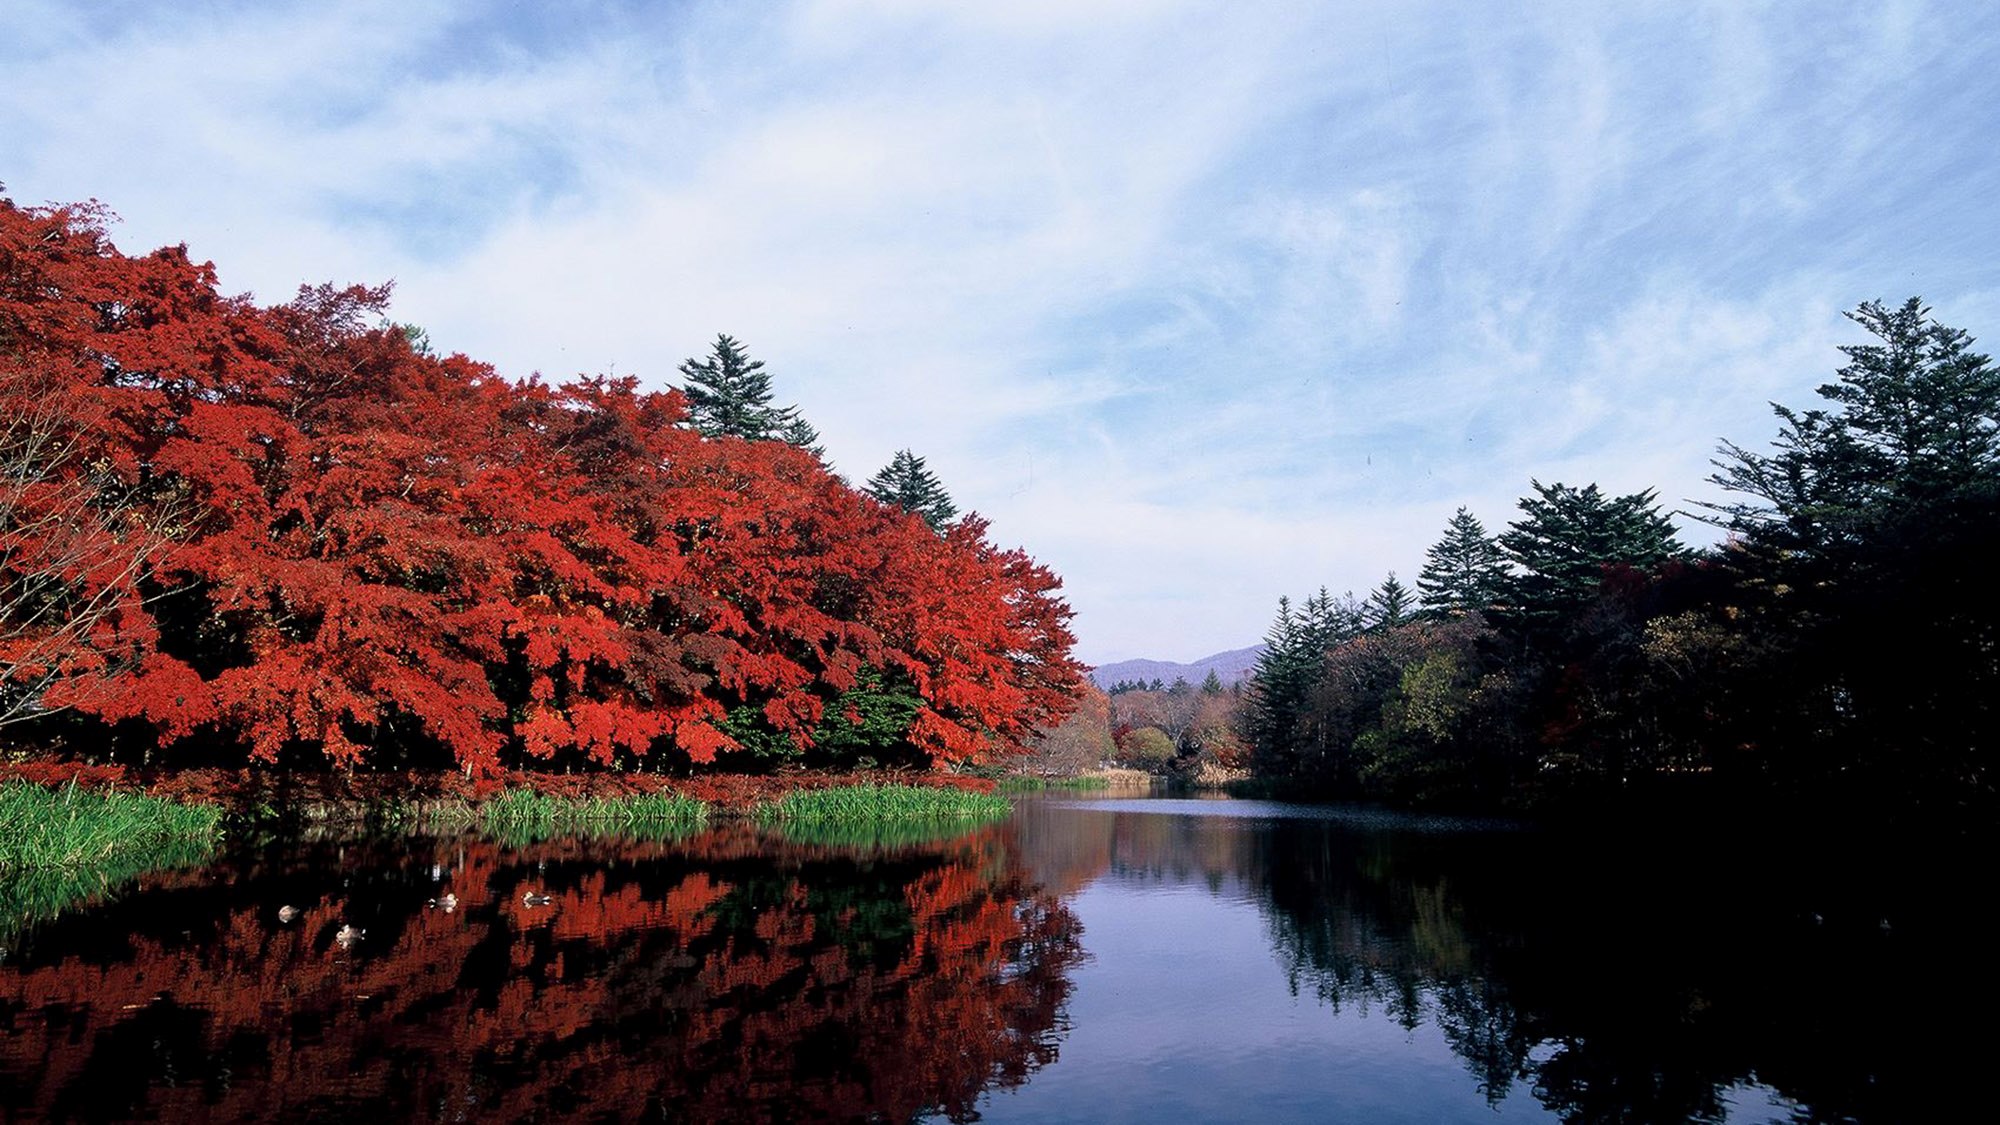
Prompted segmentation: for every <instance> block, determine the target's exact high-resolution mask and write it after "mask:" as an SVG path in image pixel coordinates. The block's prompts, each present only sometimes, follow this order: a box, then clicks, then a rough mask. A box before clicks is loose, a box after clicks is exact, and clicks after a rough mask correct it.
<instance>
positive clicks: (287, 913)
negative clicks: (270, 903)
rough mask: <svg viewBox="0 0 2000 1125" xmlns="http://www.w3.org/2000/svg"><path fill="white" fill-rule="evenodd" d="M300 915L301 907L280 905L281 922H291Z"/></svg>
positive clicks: (279, 918) (279, 915)
mask: <svg viewBox="0 0 2000 1125" xmlns="http://www.w3.org/2000/svg"><path fill="white" fill-rule="evenodd" d="M298 916H299V908H298V907H296V906H280V907H279V908H278V921H280V922H290V921H291V920H292V919H294V918H297V917H298Z"/></svg>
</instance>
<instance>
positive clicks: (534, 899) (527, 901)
mask: <svg viewBox="0 0 2000 1125" xmlns="http://www.w3.org/2000/svg"><path fill="white" fill-rule="evenodd" d="M554 901H555V899H552V898H550V897H549V896H547V895H538V894H536V893H535V892H533V891H529V892H528V893H526V894H524V895H522V896H521V905H522V906H528V907H534V906H547V905H548V904H550V903H552V902H554Z"/></svg>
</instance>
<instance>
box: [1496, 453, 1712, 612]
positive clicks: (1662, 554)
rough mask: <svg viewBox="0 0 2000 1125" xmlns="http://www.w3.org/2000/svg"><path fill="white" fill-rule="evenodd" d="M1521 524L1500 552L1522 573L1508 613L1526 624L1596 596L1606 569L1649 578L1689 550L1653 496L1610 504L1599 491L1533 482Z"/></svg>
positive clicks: (1505, 537)
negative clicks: (1635, 572) (1618, 568)
mask: <svg viewBox="0 0 2000 1125" xmlns="http://www.w3.org/2000/svg"><path fill="white" fill-rule="evenodd" d="M1528 483H1529V484H1530V485H1531V486H1532V487H1533V488H1534V490H1535V495H1533V496H1529V497H1524V498H1523V499H1522V500H1521V511H1522V512H1523V513H1524V515H1523V516H1522V518H1521V519H1518V520H1516V521H1514V522H1513V523H1511V524H1509V525H1507V531H1506V532H1505V533H1504V534H1502V535H1501V536H1500V546H1501V548H1502V549H1503V550H1505V551H1506V552H1507V557H1508V559H1509V560H1510V561H1512V562H1513V563H1514V564H1515V565H1516V566H1518V567H1520V568H1521V573H1519V574H1516V575H1513V576H1512V577H1510V578H1509V580H1508V582H1507V592H1506V595H1505V597H1506V601H1507V603H1508V609H1509V610H1510V611H1511V612H1514V613H1517V614H1519V615H1520V616H1521V617H1523V618H1524V619H1527V620H1534V621H1550V620H1555V619H1557V618H1559V617H1561V616H1562V615H1563V614H1565V613H1568V612H1570V611H1572V610H1574V609H1576V608H1578V607H1579V606H1582V605H1583V604H1584V603H1585V602H1587V601H1589V600H1590V599H1591V598H1592V597H1593V596H1595V595H1596V593H1597V588H1598V586H1599V585H1600V584H1601V583H1602V581H1603V579H1604V568H1605V567H1607V566H1630V567H1635V568H1638V569H1641V570H1651V569H1653V568H1655V567H1658V566H1660V565H1661V564H1663V563H1665V562H1666V561H1667V560H1669V559H1671V558H1674V557H1675V556H1677V555H1680V554H1682V553H1683V551H1684V550H1685V549H1684V548H1683V547H1682V546H1681V544H1680V541H1679V540H1678V539H1676V538H1675V537H1674V529H1673V524H1672V523H1670V522H1669V521H1668V520H1667V517H1666V516H1665V515H1664V514H1662V513H1661V512H1660V510H1659V507H1658V506H1657V504H1655V502H1654V493H1653V490H1652V489H1650V488H1649V489H1646V490H1645V491H1643V492H1634V493H1632V494H1630V495H1627V496H1611V497H1607V496H1605V495H1604V494H1603V493H1602V492H1600V491H1598V488H1597V486H1596V485H1594V484H1592V485H1586V486H1585V487H1583V488H1573V487H1571V486H1569V485H1566V484H1560V483H1558V484H1547V485H1545V484H1543V483H1542V482H1540V481H1529V482H1528Z"/></svg>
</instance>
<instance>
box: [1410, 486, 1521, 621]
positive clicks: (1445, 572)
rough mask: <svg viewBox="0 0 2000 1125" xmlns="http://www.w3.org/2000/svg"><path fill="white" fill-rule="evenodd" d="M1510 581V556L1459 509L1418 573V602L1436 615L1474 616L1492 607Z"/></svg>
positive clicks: (1472, 519)
mask: <svg viewBox="0 0 2000 1125" xmlns="http://www.w3.org/2000/svg"><path fill="white" fill-rule="evenodd" d="M1506 581H1507V557H1506V556H1505V555H1503V554H1501V553H1500V544H1498V543H1497V542H1495V541H1494V539H1493V537H1492V536H1490V535H1488V534H1486V526H1485V525H1484V524H1482V523H1480V522H1479V518H1478V517H1477V516H1474V515H1473V514H1472V513H1471V512H1469V511H1467V510H1465V509H1464V508H1460V509H1459V510H1458V511H1457V512H1455V513H1453V514H1452V517H1451V520H1450V522H1448V523H1447V524H1445V529H1444V538H1442V539H1439V540H1438V541H1437V542H1436V543H1434V544H1432V545H1431V548H1430V550H1429V551H1427V552H1426V553H1425V555H1424V568H1423V570H1421V571H1419V572H1418V573H1417V601H1418V603H1419V604H1421V605H1422V606H1423V608H1424V611H1425V612H1426V613H1430V614H1433V615H1445V614H1457V613H1473V612H1479V611H1483V610H1486V609H1488V608H1490V607H1491V606H1492V605H1493V603H1494V602H1495V601H1497V600H1498V599H1499V597H1500V591H1501V590H1502V589H1504V588H1505V585H1506Z"/></svg>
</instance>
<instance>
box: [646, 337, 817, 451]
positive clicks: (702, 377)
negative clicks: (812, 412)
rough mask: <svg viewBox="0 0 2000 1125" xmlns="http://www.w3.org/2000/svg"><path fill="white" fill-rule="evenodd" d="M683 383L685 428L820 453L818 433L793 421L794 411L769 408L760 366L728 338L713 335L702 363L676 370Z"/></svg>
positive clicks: (796, 418) (796, 414) (767, 388)
mask: <svg viewBox="0 0 2000 1125" xmlns="http://www.w3.org/2000/svg"><path fill="white" fill-rule="evenodd" d="M680 371H681V375H682V376H683V377H684V378H686V379H687V383H686V385H685V386H683V387H682V388H681V390H682V392H683V393H685V394H686V395H687V399H688V423H689V424H690V425H692V426H694V428H695V429H697V430H700V431H701V432H702V433H703V434H706V435H707V436H709V437H739V438H745V439H748V440H750V441H783V442H788V443H790V444H792V445H796V446H798V447H800V448H801V449H805V450H808V451H810V452H811V453H812V454H813V455H814V456H818V455H819V454H820V452H821V450H820V449H819V446H818V442H819V431H818V430H815V429H814V428H813V426H812V424H811V423H809V422H807V421H806V420H805V419H804V418H801V417H800V416H799V408H798V407H797V406H783V407H774V406H772V405H771V376H770V375H768V374H766V373H765V371H764V361H763V360H759V359H751V358H750V355H749V353H748V352H745V351H744V350H743V345H742V344H741V343H739V342H737V341H736V339H734V338H733V337H731V336H728V335H719V336H717V337H716V338H715V343H714V345H713V346H712V347H711V348H710V350H709V354H708V356H707V358H705V359H689V360H687V361H686V362H684V363H682V364H681V367H680Z"/></svg>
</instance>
